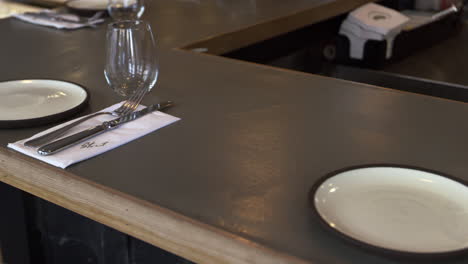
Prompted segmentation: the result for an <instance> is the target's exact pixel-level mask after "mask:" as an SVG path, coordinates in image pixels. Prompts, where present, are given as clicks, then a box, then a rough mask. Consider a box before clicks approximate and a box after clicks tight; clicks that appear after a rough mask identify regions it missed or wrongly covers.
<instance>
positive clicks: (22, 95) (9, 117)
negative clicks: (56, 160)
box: [0, 80, 88, 124]
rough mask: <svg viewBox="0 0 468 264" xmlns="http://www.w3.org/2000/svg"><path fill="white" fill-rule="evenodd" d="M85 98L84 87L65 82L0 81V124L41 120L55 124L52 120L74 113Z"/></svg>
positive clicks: (86, 94) (86, 95)
mask: <svg viewBox="0 0 468 264" xmlns="http://www.w3.org/2000/svg"><path fill="white" fill-rule="evenodd" d="M87 97H88V93H87V92H86V90H85V89H84V88H83V87H81V86H79V85H77V84H74V83H69V82H64V81H57V80H16V81H5V82H0V123H3V124H4V123H7V124H19V123H18V122H27V121H40V119H44V118H46V119H47V120H51V121H54V120H55V119H54V118H53V117H57V118H60V117H62V116H63V115H64V114H66V113H73V112H74V111H73V110H76V109H77V108H79V107H80V106H82V105H83V104H84V103H85V102H86V101H87ZM36 123H37V122H36ZM40 123H41V122H40ZM42 123H43V122H42Z"/></svg>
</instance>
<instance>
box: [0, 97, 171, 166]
mask: <svg viewBox="0 0 468 264" xmlns="http://www.w3.org/2000/svg"><path fill="white" fill-rule="evenodd" d="M120 105H121V103H119V104H115V105H113V106H110V107H108V108H106V109H103V110H102V111H104V112H108V111H112V110H114V109H116V108H118V107H119V106H120ZM142 108H143V106H140V107H139V109H142ZM80 118H81V117H80ZM115 118H116V117H114V116H112V115H99V116H96V117H95V118H91V119H90V120H87V121H85V122H83V123H81V124H79V125H78V126H76V127H74V128H73V129H71V130H70V131H69V132H67V133H66V135H64V137H65V136H69V135H71V134H74V133H77V132H79V131H82V130H85V129H88V128H90V127H94V126H96V125H99V124H101V123H102V122H104V121H109V120H112V119H115ZM75 120H76V119H75ZM178 120H180V118H178V117H174V116H171V115H168V114H165V113H162V112H158V111H155V112H152V113H149V114H147V115H145V116H142V117H140V118H138V119H136V120H134V121H131V122H128V123H125V124H123V125H121V126H119V127H117V128H115V129H113V130H110V131H107V132H105V133H103V134H100V135H98V136H95V137H93V138H90V139H88V140H85V141H83V142H81V143H78V144H77V145H74V146H72V147H70V148H67V149H65V150H62V151H60V152H57V153H55V154H53V155H49V156H42V155H39V154H37V148H31V147H26V146H24V142H26V141H28V140H29V139H32V138H35V137H37V136H40V135H43V134H45V133H48V132H50V131H53V130H56V129H58V128H60V127H63V126H65V125H67V124H68V123H71V122H73V121H74V120H71V121H69V122H66V123H64V124H61V125H58V126H56V127H53V128H50V129H48V130H46V131H43V132H40V133H38V134H36V135H34V136H32V137H30V138H27V139H23V140H20V141H17V142H15V143H9V144H8V147H9V148H12V149H14V150H16V151H19V152H21V153H23V154H26V155H28V156H31V157H33V158H36V159H39V160H42V161H44V162H46V163H49V164H51V165H54V166H56V167H60V168H66V167H68V166H70V165H71V164H74V163H77V162H80V161H83V160H86V159H89V158H91V157H94V156H96V155H99V154H101V153H104V152H106V151H109V150H111V149H114V148H116V147H119V146H121V145H123V144H125V143H128V142H130V141H132V140H135V139H137V138H139V137H142V136H144V135H146V134H149V133H151V132H153V131H155V130H157V129H159V128H162V127H165V126H167V125H169V124H172V123H174V122H176V121H178Z"/></svg>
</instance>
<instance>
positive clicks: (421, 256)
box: [308, 163, 468, 259]
mask: <svg viewBox="0 0 468 264" xmlns="http://www.w3.org/2000/svg"><path fill="white" fill-rule="evenodd" d="M376 167H387V168H388V167H390V168H403V169H413V170H419V171H423V172H429V173H433V174H437V175H439V176H442V177H445V178H447V179H450V180H453V181H455V182H458V183H460V184H462V185H464V186H465V187H467V188H468V181H466V180H463V179H460V178H458V177H454V176H452V175H450V174H447V173H443V172H440V171H437V170H433V169H427V168H424V167H420V166H415V165H405V164H396V163H370V164H362V165H351V166H346V167H343V168H341V169H337V170H334V171H332V172H329V173H327V174H325V175H324V176H322V177H320V178H319V179H318V180H317V181H316V182H315V183H314V184H313V185H312V187H311V188H310V191H309V195H308V199H309V207H310V209H311V210H312V214H313V215H314V218H316V219H317V220H318V221H319V222H320V223H321V226H323V227H324V228H325V229H326V230H328V231H331V233H333V234H335V235H337V236H338V237H340V238H341V239H343V240H344V241H347V242H350V243H351V244H353V245H355V246H357V247H359V248H361V249H364V250H369V251H372V252H376V253H380V254H383V255H387V256H393V257H405V258H415V259H428V258H447V257H454V256H459V255H463V254H466V253H468V246H466V247H464V248H461V249H457V250H450V251H440V252H428V253H421V252H414V251H403V250H396V249H389V248H385V247H381V246H377V245H373V244H371V243H368V242H365V241H362V240H359V239H357V238H354V237H352V236H350V235H347V234H345V233H344V232H341V231H340V230H338V229H336V228H333V227H331V226H330V225H329V224H328V222H327V221H326V220H325V219H323V217H322V216H321V215H320V213H319V212H318V210H317V207H316V205H315V194H316V192H317V190H318V188H319V187H320V186H321V185H322V183H324V182H325V181H326V180H328V179H330V178H331V177H333V176H336V175H337V174H339V173H343V172H346V171H350V170H356V169H365V168H376Z"/></svg>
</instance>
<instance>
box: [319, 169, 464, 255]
mask: <svg viewBox="0 0 468 264" xmlns="http://www.w3.org/2000/svg"><path fill="white" fill-rule="evenodd" d="M312 194H313V196H312V198H313V204H314V208H315V210H316V211H317V213H318V215H319V217H321V219H322V220H323V221H324V222H325V223H326V224H327V225H328V226H329V227H331V228H333V229H334V230H336V231H338V232H339V233H341V234H343V235H345V236H347V237H350V238H352V239H353V240H354V241H355V240H357V241H360V242H363V243H364V244H367V245H371V246H375V247H378V248H383V249H387V250H393V251H399V252H403V253H410V254H411V253H416V254H446V253H453V252H458V251H461V250H466V249H468V187H467V186H466V185H464V184H462V183H459V182H457V181H454V180H452V179H449V178H447V177H444V176H440V175H438V174H434V173H430V172H426V171H421V170H416V169H409V168H402V167H391V166H389V167H364V168H357V169H351V170H348V171H343V172H339V173H337V174H335V175H333V176H331V177H329V178H327V179H326V180H325V181H323V182H322V183H319V184H318V185H317V189H316V190H315V192H314V193H312Z"/></svg>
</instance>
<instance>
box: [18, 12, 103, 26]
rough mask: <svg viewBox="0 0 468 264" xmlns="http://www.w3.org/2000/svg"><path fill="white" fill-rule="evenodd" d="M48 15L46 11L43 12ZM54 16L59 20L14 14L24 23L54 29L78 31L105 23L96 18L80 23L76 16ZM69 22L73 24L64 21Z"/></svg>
mask: <svg viewBox="0 0 468 264" xmlns="http://www.w3.org/2000/svg"><path fill="white" fill-rule="evenodd" d="M43 13H46V11H43ZM54 16H55V17H56V18H57V19H54V18H50V17H40V16H38V15H37V14H35V13H23V14H14V15H13V17H16V18H18V19H20V20H22V21H25V22H29V23H32V24H36V25H41V26H46V27H54V28H58V29H78V28H83V27H88V26H90V25H96V24H99V23H102V22H104V19H102V18H95V19H91V20H90V21H89V22H88V23H79V16H77V15H74V14H59V13H56V14H54ZM61 19H64V20H69V21H73V22H67V21H64V20H61Z"/></svg>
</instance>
